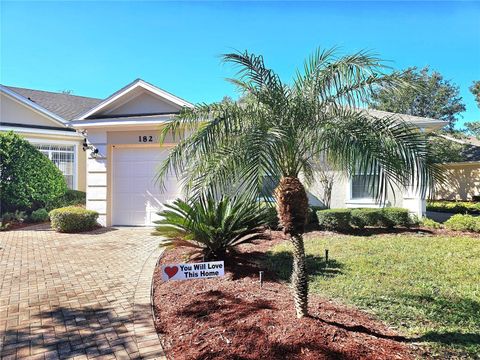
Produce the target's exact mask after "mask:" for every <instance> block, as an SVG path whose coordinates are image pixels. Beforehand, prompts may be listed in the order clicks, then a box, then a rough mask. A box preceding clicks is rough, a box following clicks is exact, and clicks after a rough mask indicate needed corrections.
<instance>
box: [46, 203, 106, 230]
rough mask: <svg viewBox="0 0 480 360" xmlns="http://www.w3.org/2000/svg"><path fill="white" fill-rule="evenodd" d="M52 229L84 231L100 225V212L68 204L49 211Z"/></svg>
mask: <svg viewBox="0 0 480 360" xmlns="http://www.w3.org/2000/svg"><path fill="white" fill-rule="evenodd" d="M49 216H50V221H51V226H52V229H54V230H56V231H59V232H72V233H73V232H82V231H89V230H93V229H95V228H96V227H97V226H98V223H97V219H98V213H97V212H96V211H92V210H86V209H84V208H81V207H75V206H68V207H64V208H59V209H54V210H52V211H50V213H49Z"/></svg>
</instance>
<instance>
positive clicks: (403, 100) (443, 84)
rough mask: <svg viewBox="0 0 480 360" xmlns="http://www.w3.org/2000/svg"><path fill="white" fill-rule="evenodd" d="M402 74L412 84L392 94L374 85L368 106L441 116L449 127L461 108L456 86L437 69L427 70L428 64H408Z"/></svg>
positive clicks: (462, 108) (420, 114) (460, 99)
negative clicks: (417, 66) (410, 66)
mask: <svg viewBox="0 0 480 360" xmlns="http://www.w3.org/2000/svg"><path fill="white" fill-rule="evenodd" d="M405 75H406V78H407V79H408V82H409V83H413V84H415V85H416V86H415V87H411V86H406V87H405V88H404V89H402V91H399V92H397V93H396V94H392V93H391V92H390V91H387V90H385V89H382V88H378V89H376V91H375V93H374V96H373V99H372V100H373V101H372V106H373V107H374V108H376V109H378V110H384V111H391V112H395V113H400V114H408V115H414V116H421V117H427V118H433V119H439V120H444V121H447V122H448V126H447V129H448V130H453V128H454V125H455V123H456V121H457V120H458V116H459V114H460V113H461V112H462V111H465V105H464V103H463V102H462V97H461V96H460V92H459V88H458V86H457V85H455V84H454V83H452V82H451V81H450V80H445V79H444V78H443V76H442V75H441V74H440V73H438V72H436V71H432V72H430V69H429V68H428V67H425V68H423V69H421V70H418V69H417V68H416V67H412V68H408V69H406V70H405Z"/></svg>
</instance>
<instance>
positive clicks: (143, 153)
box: [112, 145, 180, 226]
mask: <svg viewBox="0 0 480 360" xmlns="http://www.w3.org/2000/svg"><path fill="white" fill-rule="evenodd" d="M167 151H168V149H161V148H160V147H159V146H158V145H157V146H156V147H115V148H113V171H112V179H113V181H112V182H113V184H112V185H113V191H112V224H113V225H136V226H151V225H154V224H153V221H155V220H157V219H158V218H159V217H158V215H157V214H156V213H157V212H158V211H160V210H162V209H163V206H162V204H163V203H166V202H171V201H172V200H174V199H176V198H177V197H179V196H180V189H179V186H178V181H177V179H176V178H175V177H174V176H170V177H169V178H167V180H166V181H165V187H166V188H165V189H163V190H162V189H160V187H159V185H158V184H156V183H155V175H156V172H157V169H158V167H159V166H160V164H161V162H162V160H164V159H165V157H166V155H167Z"/></svg>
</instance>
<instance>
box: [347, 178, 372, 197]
mask: <svg viewBox="0 0 480 360" xmlns="http://www.w3.org/2000/svg"><path fill="white" fill-rule="evenodd" d="M376 177H377V175H375V174H368V175H353V176H352V196H351V197H352V199H373V198H374V195H375V194H374V192H373V184H374V182H375V180H376Z"/></svg>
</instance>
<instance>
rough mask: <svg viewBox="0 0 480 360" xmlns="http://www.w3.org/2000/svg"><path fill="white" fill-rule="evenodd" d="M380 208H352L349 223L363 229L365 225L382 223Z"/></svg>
mask: <svg viewBox="0 0 480 360" xmlns="http://www.w3.org/2000/svg"><path fill="white" fill-rule="evenodd" d="M382 218H383V213H382V210H381V209H369V208H368V209H352V210H351V224H352V225H354V226H357V227H359V228H361V229H363V228H364V227H365V226H379V225H380V224H382V223H383V222H382Z"/></svg>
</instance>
